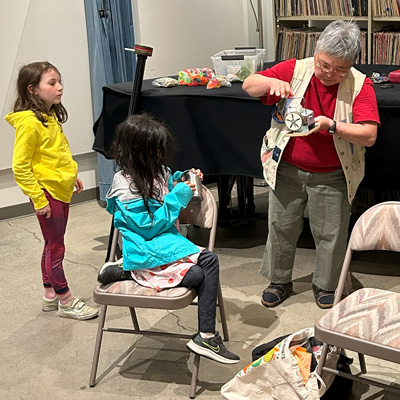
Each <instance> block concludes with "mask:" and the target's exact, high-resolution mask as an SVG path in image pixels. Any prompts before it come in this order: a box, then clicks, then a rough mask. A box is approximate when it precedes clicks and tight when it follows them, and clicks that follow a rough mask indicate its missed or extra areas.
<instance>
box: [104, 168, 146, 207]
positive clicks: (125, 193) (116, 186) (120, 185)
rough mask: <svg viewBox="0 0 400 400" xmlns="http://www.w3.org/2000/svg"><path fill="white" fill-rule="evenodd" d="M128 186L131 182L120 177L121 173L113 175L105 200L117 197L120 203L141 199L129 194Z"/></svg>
mask: <svg viewBox="0 0 400 400" xmlns="http://www.w3.org/2000/svg"><path fill="white" fill-rule="evenodd" d="M130 184H131V182H130V181H129V180H128V179H126V178H125V176H123V175H122V172H121V171H118V172H117V173H116V174H115V175H114V179H113V183H112V186H111V187H110V190H109V191H108V193H107V196H106V198H107V199H111V198H113V197H118V198H119V200H120V201H121V202H124V201H130V200H136V199H139V198H141V196H140V195H138V194H134V193H132V192H131V190H130Z"/></svg>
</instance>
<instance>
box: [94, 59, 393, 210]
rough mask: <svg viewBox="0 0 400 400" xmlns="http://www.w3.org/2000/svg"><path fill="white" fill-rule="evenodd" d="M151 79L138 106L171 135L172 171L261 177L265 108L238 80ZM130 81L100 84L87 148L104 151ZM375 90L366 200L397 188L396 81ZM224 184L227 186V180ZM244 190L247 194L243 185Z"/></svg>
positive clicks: (382, 68)
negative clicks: (214, 84)
mask: <svg viewBox="0 0 400 400" xmlns="http://www.w3.org/2000/svg"><path fill="white" fill-rule="evenodd" d="M273 64H274V63H268V64H266V67H269V66H271V65H273ZM357 68H358V69H359V70H360V71H362V72H364V73H365V74H366V75H367V76H371V74H372V72H373V71H378V72H380V73H381V74H382V73H384V74H388V73H389V72H390V71H393V70H395V69H398V68H399V66H387V65H358V66H357ZM152 81H153V80H144V81H143V87H142V92H141V102H140V108H141V109H142V110H144V111H145V112H148V113H150V114H152V115H154V116H155V117H156V118H157V119H159V120H162V121H165V122H167V123H168V125H169V126H170V128H171V130H172V132H173V134H174V137H175V139H176V151H175V156H174V159H173V161H172V164H171V167H172V168H173V169H176V170H184V169H187V168H191V167H196V168H201V170H202V171H203V173H204V174H205V176H211V175H218V176H219V177H221V176H224V175H225V176H235V177H236V176H240V177H249V178H251V180H252V178H262V167H261V162H260V157H259V154H260V147H261V141H262V138H263V136H264V134H265V132H266V130H268V129H269V126H270V119H271V110H272V107H269V106H265V105H263V104H262V103H261V102H260V101H259V99H258V98H252V97H250V96H249V95H247V93H245V92H244V91H243V89H242V87H241V83H233V86H232V87H231V88H225V87H222V88H219V89H211V90H207V89H206V87H204V86H197V87H185V86H177V87H171V88H158V87H155V86H152V84H151V83H152ZM132 86H133V84H132V82H128V83H120V84H115V85H111V86H105V87H104V88H103V92H104V101H103V110H102V113H101V116H100V118H99V119H98V120H97V121H96V123H95V126H94V133H95V136H96V138H95V143H94V146H93V149H94V150H96V151H99V152H101V153H103V154H104V155H105V156H106V157H107V156H108V154H107V151H108V149H109V146H110V144H111V141H112V138H113V132H114V129H115V126H116V125H117V124H118V123H120V122H122V121H123V120H124V119H125V117H126V115H127V114H128V107H129V99H130V95H131V92H132ZM375 92H376V96H377V100H378V107H379V114H380V118H381V127H380V129H379V131H378V138H377V141H376V143H375V145H374V146H372V147H371V148H367V152H366V174H365V178H364V180H363V181H362V183H361V186H360V190H362V189H368V190H369V189H372V190H373V192H371V191H369V192H368V196H369V197H370V199H369V202H370V203H376V202H380V201H383V200H386V199H388V200H389V199H392V198H393V196H395V197H396V196H398V194H399V193H400V190H399V189H400V183H399V181H398V177H399V176H400V162H399V161H400V157H399V155H398V151H399V149H400V83H397V84H393V88H389V89H384V88H382V87H381V85H380V84H375ZM224 182H225V186H226V187H227V186H229V185H230V184H229V182H228V183H226V181H224ZM242 184H243V182H241V183H240V186H241V185H242ZM225 189H226V188H225ZM226 190H229V189H226ZM243 190H245V191H246V193H247V195H250V194H249V193H248V185H247V183H245V184H244V186H243ZM371 193H372V194H371ZM393 193H395V194H394V195H393ZM371 195H372V198H371ZM364 197H365V196H364ZM389 197H391V198H389ZM398 199H399V200H400V198H398ZM250 203H251V202H250ZM370 205H372V204H370ZM250 211H251V210H250Z"/></svg>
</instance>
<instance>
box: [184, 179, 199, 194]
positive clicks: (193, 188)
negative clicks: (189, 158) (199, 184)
mask: <svg viewBox="0 0 400 400" xmlns="http://www.w3.org/2000/svg"><path fill="white" fill-rule="evenodd" d="M184 183H186V185H188V186H189V187H190V189H192V191H193V192H195V191H196V185H195V184H194V183H190V181H185V182H184Z"/></svg>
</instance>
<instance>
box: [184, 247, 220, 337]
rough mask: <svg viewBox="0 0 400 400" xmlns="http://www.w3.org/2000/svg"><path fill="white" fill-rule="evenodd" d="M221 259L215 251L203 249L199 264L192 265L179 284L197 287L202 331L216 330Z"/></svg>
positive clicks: (200, 329)
mask: <svg viewBox="0 0 400 400" xmlns="http://www.w3.org/2000/svg"><path fill="white" fill-rule="evenodd" d="M218 280H219V261H218V257H217V255H216V254H215V253H213V252H211V251H209V250H203V251H202V252H201V254H200V255H199V258H198V260H197V264H195V265H193V266H192V267H190V269H189V270H188V272H187V273H186V275H185V276H184V278H183V279H182V281H181V283H180V284H179V286H185V287H195V288H196V289H197V294H198V303H199V304H198V319H199V331H200V332H215V316H216V309H217V295H218Z"/></svg>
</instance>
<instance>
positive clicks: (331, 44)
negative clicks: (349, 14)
mask: <svg viewBox="0 0 400 400" xmlns="http://www.w3.org/2000/svg"><path fill="white" fill-rule="evenodd" d="M360 50H361V32H360V28H359V26H358V25H357V24H356V23H355V22H351V21H343V20H339V21H333V22H331V23H330V24H329V25H328V26H327V27H326V28H325V29H324V31H323V32H322V33H321V36H320V37H319V39H318V41H317V45H316V47H315V54H318V53H326V54H328V55H330V56H332V57H335V58H340V59H343V60H346V61H349V62H351V63H352V64H354V63H355V61H356V59H357V57H358V55H359V54H360Z"/></svg>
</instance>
